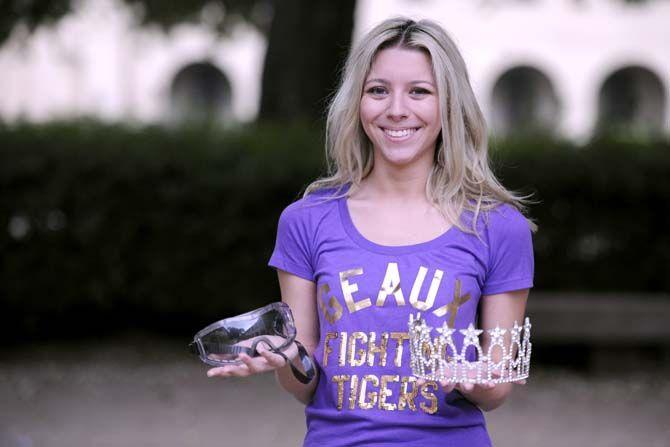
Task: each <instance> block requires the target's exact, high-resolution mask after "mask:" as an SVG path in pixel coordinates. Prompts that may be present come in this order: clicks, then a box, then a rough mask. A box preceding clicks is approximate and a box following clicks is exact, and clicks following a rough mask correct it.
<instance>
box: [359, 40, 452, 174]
mask: <svg viewBox="0 0 670 447" xmlns="http://www.w3.org/2000/svg"><path fill="white" fill-rule="evenodd" d="M360 118H361V124H362V125H363V129H364V130H365V133H366V134H367V136H368V138H370V141H371V142H372V144H373V146H374V153H375V165H376V164H378V163H389V164H391V165H394V166H397V167H402V166H408V165H413V164H415V163H419V164H426V165H427V166H431V165H432V163H433V157H434V152H435V144H436V141H437V137H438V135H439V133H440V130H441V128H442V127H441V120H440V107H439V98H438V93H437V86H436V83H435V77H434V75H433V69H432V65H431V61H430V57H429V56H428V55H427V54H426V53H425V52H423V51H420V50H415V49H408V48H401V47H395V48H387V49H384V50H381V51H380V52H379V53H377V55H376V57H375V59H374V62H373V63H372V67H371V69H370V73H369V74H368V76H367V78H366V79H365V85H364V86H363V95H362V97H361V106H360Z"/></svg>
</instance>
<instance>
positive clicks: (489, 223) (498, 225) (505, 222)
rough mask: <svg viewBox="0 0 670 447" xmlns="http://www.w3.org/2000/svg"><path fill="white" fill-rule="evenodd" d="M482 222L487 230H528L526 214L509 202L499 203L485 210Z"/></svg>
mask: <svg viewBox="0 0 670 447" xmlns="http://www.w3.org/2000/svg"><path fill="white" fill-rule="evenodd" d="M485 214H486V215H485V216H484V224H485V226H486V229H487V231H489V232H491V231H503V232H504V231H524V232H525V231H530V224H529V222H528V219H527V218H526V216H524V215H523V213H521V211H519V210H518V209H517V208H516V207H515V206H513V205H510V204H509V203H500V204H498V205H496V206H495V207H493V208H491V209H490V210H487V211H485Z"/></svg>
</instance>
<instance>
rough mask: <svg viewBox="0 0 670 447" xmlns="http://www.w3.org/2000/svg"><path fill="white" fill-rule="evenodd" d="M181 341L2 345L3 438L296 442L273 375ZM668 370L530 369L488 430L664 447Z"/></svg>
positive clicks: (56, 445)
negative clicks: (226, 364) (212, 370)
mask: <svg viewBox="0 0 670 447" xmlns="http://www.w3.org/2000/svg"><path fill="white" fill-rule="evenodd" d="M183 348H184V346H182V345H181V344H180V343H175V342H174V341H172V340H162V339H152V338H147V337H126V338H120V339H116V340H108V341H105V342H103V343H100V344H99V345H98V346H95V345H94V344H92V343H91V342H85V343H69V344H57V345H45V346H35V347H32V348H26V349H23V350H22V351H21V352H16V351H12V352H2V353H0V447H42V446H45V447H112V446H133V447H135V446H146V447H172V446H175V447H176V446H180V447H181V446H206V447H213V446H267V445H272V446H273V447H284V446H297V445H300V443H301V440H302V436H303V433H304V419H303V410H302V407H301V405H300V404H299V403H298V402H295V401H293V399H292V398H291V397H290V396H288V395H286V394H284V393H283V392H281V391H280V390H279V388H278V387H277V386H276V385H275V383H274V378H273V377H272V376H262V377H256V378H252V379H246V380H235V381H223V380H220V379H216V380H215V379H208V378H207V377H205V368H204V366H203V365H200V364H199V363H198V362H197V361H196V360H195V359H191V358H189V357H187V356H186V354H184V350H183ZM667 377H668V372H667V371H666V372H655V373H650V372H644V373H638V374H635V375H630V374H627V375H622V374H618V375H613V376H607V377H604V376H601V377H585V376H583V375H579V374H576V373H569V372H558V371H555V370H547V369H544V370H542V369H539V368H535V369H534V370H533V371H532V375H531V379H532V380H531V382H530V383H529V384H528V385H527V386H526V387H519V388H517V392H516V394H515V395H514V396H513V397H512V399H511V400H510V401H509V402H508V403H507V404H506V405H505V406H503V407H502V408H500V409H498V410H496V411H494V412H492V413H488V414H487V419H488V421H489V427H490V431H491V436H492V438H493V440H494V443H495V445H496V446H498V447H500V446H503V447H505V446H514V447H526V446H528V447H530V446H533V447H536V446H543V447H554V446H556V447H558V446H566V445H567V446H578V447H579V446H589V447H599V446H602V447H605V446H607V447H617V446H622V447H623V446H626V447H628V446H646V447H670V415H669V412H670V381H669V380H668V379H667ZM324 447H325V446H324Z"/></svg>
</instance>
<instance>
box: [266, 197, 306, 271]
mask: <svg viewBox="0 0 670 447" xmlns="http://www.w3.org/2000/svg"><path fill="white" fill-rule="evenodd" d="M306 211H307V210H306V207H302V206H300V201H298V202H296V203H294V204H292V205H290V206H288V207H287V208H286V209H285V210H284V211H283V212H282V214H281V216H280V217H279V224H278V225H277V240H276V242H275V248H274V250H273V252H272V256H270V261H269V262H268V265H269V266H271V267H274V268H276V269H279V270H283V271H285V272H288V273H291V274H293V275H296V276H299V277H300V278H303V279H307V280H309V281H314V268H313V265H312V255H311V253H312V248H311V240H312V231H310V229H309V228H310V226H309V222H308V216H307V212H306Z"/></svg>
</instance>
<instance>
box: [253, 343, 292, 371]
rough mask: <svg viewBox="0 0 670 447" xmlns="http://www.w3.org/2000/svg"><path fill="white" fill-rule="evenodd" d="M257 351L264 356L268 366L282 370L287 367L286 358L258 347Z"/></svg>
mask: <svg viewBox="0 0 670 447" xmlns="http://www.w3.org/2000/svg"><path fill="white" fill-rule="evenodd" d="M256 350H257V351H258V352H259V353H260V355H262V356H263V358H264V359H265V360H266V361H267V362H268V364H269V365H270V366H272V367H274V368H281V367H282V366H284V365H286V360H284V357H282V356H281V355H279V354H275V353H274V352H272V351H270V350H268V349H267V348H265V347H262V348H261V347H260V346H259V347H258V348H256Z"/></svg>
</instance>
